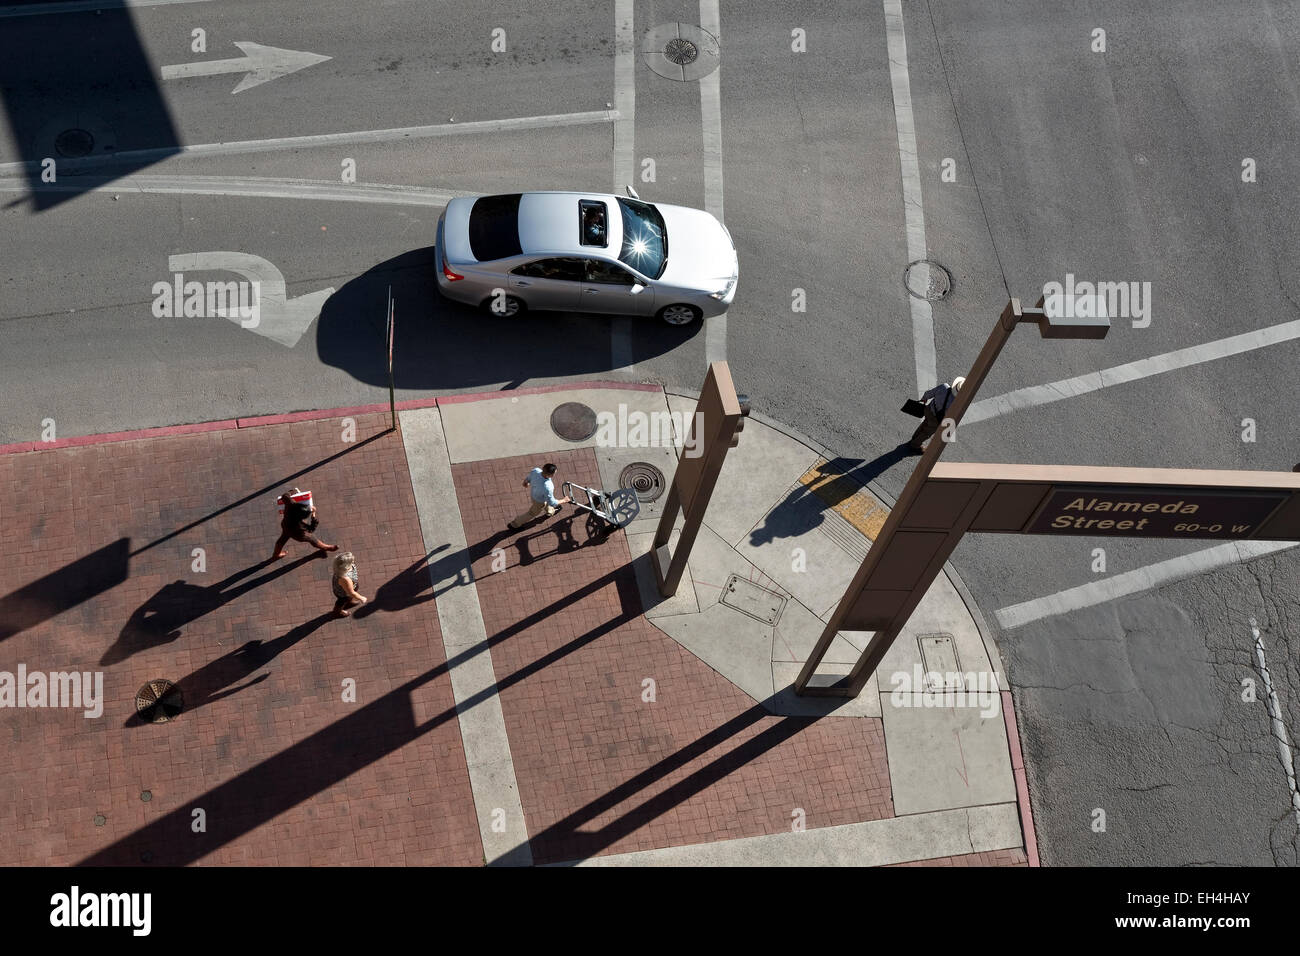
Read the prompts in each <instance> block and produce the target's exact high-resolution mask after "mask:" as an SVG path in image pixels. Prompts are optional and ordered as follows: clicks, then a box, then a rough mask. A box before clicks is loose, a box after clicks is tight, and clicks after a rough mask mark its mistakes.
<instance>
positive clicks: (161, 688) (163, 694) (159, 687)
mask: <svg viewBox="0 0 1300 956" xmlns="http://www.w3.org/2000/svg"><path fill="white" fill-rule="evenodd" d="M184 706H185V700H184V698H183V697H182V696H181V689H180V688H179V687H177V686H176V685H175V684H173V683H172V682H171V681H169V680H151V681H150V682H149V683H147V684H145V685H144V686H143V687H141V688H140V689H139V690H138V691H136V694H135V712H136V713H137V714H139V715H140V719H141V720H144V721H145V722H146V723H150V724H165V723H167V721H169V720H171V719H172V718H173V717H176V716H177V715H179V714H180V712H181V710H182V709H183V708H184Z"/></svg>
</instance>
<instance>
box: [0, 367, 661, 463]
mask: <svg viewBox="0 0 1300 956" xmlns="http://www.w3.org/2000/svg"><path fill="white" fill-rule="evenodd" d="M584 388H614V389H620V388H621V389H627V390H630V391H637V392H660V391H663V389H662V388H661V387H660V386H658V385H645V384H642V383H639V382H574V383H573V384H571V385H537V386H534V387H532V388H514V389H510V390H509V391H505V392H476V393H473V394H470V395H448V396H446V397H444V398H408V399H406V400H404V401H400V402H397V403H396V408H397V410H398V411H402V412H404V411H409V410H411V409H416V408H433V407H435V406H438V405H454V404H459V403H461V402H478V401H483V400H485V399H489V398H507V397H511V396H515V395H538V394H541V393H543V392H565V391H571V390H574V389H584ZM386 411H388V405H387V403H383V404H378V405H353V406H350V407H347V408H321V409H316V410H315V411H306V412H289V413H287V414H284V415H258V416H254V417H251V418H225V419H222V420H221V421H216V422H196V423H194V424H191V425H164V426H162V427H159V428H140V429H136V430H135V431H127V432H105V433H104V434H101V435H78V436H76V437H75V438H59V439H56V440H55V441H24V442H15V443H14V444H11V445H0V455H16V454H21V453H23V452H29V451H47V450H53V449H56V448H75V447H79V446H84V445H101V444H107V443H109V442H120V441H139V440H140V439H142V438H166V437H169V436H172V435H192V434H195V433H198V432H214V431H220V430H222V429H225V428H256V427H258V426H260V425H287V424H292V423H293V422H314V421H320V420H322V419H326V418H342V417H344V416H347V415H374V414H378V413H380V412H386Z"/></svg>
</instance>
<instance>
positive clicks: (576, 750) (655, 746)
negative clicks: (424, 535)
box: [452, 449, 893, 862]
mask: <svg viewBox="0 0 1300 956" xmlns="http://www.w3.org/2000/svg"><path fill="white" fill-rule="evenodd" d="M543 460H551V461H554V462H555V463H556V464H557V465H559V474H558V475H557V476H556V485H557V488H558V487H559V483H560V482H561V481H563V480H565V479H568V480H572V481H575V482H578V483H580V484H583V485H587V486H599V484H600V478H599V474H598V471H597V467H596V458H595V455H594V454H593V452H592V450H591V449H579V450H565V451H556V452H552V453H549V454H548V455H544V456H542V455H539V456H533V457H530V458H509V459H503V460H497V461H484V462H475V463H470V464H462V465H456V466H453V468H452V472H453V477H454V480H455V484H456V490H457V495H458V499H459V502H460V506H461V515H462V519H463V521H464V526H465V534H466V540H467V541H469V542H470V550H471V555H472V556H473V558H474V572H475V577H476V581H477V589H478V596H479V601H480V604H481V605H482V609H483V619H484V623H485V624H486V626H487V633H488V635H489V640H490V642H491V643H492V661H493V666H494V667H495V670H496V676H497V681H498V685H499V688H500V693H501V700H502V707H503V710H504V713H505V720H506V728H507V733H508V735H509V738H510V745H511V750H512V752H513V756H514V767H515V776H516V779H517V780H518V784H519V793H520V797H521V800H522V803H523V807H524V813H525V816H526V819H527V824H528V832H529V834H530V836H531V843H532V852H533V857H534V859H535V860H537V861H538V862H555V861H562V860H571V859H578V858H583V857H588V856H593V855H597V854H601V853H610V852H629V851H634V850H646V849H653V848H658V847H665V846H676V845H683V844H690V843H703V842H709V841H713V840H723V839H731V838H736V837H748V836H759V835H763V834H772V833H782V832H789V830H790V828H791V825H792V819H793V817H792V814H793V813H794V811H795V810H796V809H802V810H803V811H804V813H805V815H806V821H807V826H808V827H810V828H812V827H825V826H835V825H838V824H846V823H855V822H861V821H865V820H874V819H880V818H884V817H890V816H892V815H893V802H892V797H891V792H890V785H889V776H888V768H887V764H886V760H885V742H884V734H883V729H882V725H881V721H880V720H878V719H870V718H852V719H850V718H824V719H821V720H811V719H807V718H782V717H773V716H769V715H768V714H767V712H766V711H764V710H763V709H762V707H760V706H759V705H758V704H756V703H755V702H754V701H753V700H752V699H751V698H749V697H748V696H747V695H746V694H744V693H743V692H741V691H740V690H739V689H738V688H736V687H735V685H733V684H731V683H730V682H729V681H727V680H726V679H725V678H723V677H721V676H719V675H718V674H717V673H716V672H715V671H713V670H712V669H711V668H710V667H708V666H707V665H706V664H704V663H703V662H702V661H700V660H699V659H698V658H696V657H695V656H694V655H692V654H691V653H689V652H688V651H686V650H684V649H682V648H681V647H680V646H679V645H678V644H677V643H676V642H675V641H673V640H672V639H671V638H669V637H668V636H667V635H665V634H663V633H662V632H661V631H659V630H657V629H656V628H654V627H653V626H652V625H651V624H649V623H648V622H647V621H646V620H645V618H644V617H642V616H641V607H640V598H639V595H638V592H637V587H636V579H635V575H634V572H633V570H632V567H631V565H630V563H629V561H630V556H629V552H628V547H627V541H626V538H625V537H624V536H623V533H622V532H615V533H614V534H613V535H611V536H609V537H608V538H607V539H605V540H604V541H603V543H596V541H598V539H594V540H593V539H589V536H588V531H587V527H586V525H587V521H586V516H585V515H582V514H581V513H579V514H578V515H576V516H575V513H574V509H573V508H572V507H571V506H568V507H566V509H565V511H564V512H563V513H561V514H560V515H557V516H556V517H554V518H550V519H545V520H541V521H538V522H535V523H534V524H533V525H530V526H528V527H527V528H525V529H523V530H521V531H518V532H513V533H508V532H506V531H505V523H506V522H507V521H508V520H510V519H511V518H512V517H514V515H516V514H517V513H519V512H520V511H521V510H523V508H524V507H526V505H527V501H528V497H527V492H526V491H525V490H524V489H523V488H522V487H521V486H520V484H521V481H522V478H523V475H524V474H525V473H526V472H527V471H528V469H529V468H531V467H533V466H534V465H537V464H540V463H541V462H542V461H543ZM496 548H500V549H501V551H500V552H499V553H495V554H494V549H496ZM502 560H504V561H505V563H506V567H507V570H505V571H503V572H500V573H494V572H493V563H494V561H495V562H496V563H497V566H498V567H500V566H501V565H500V562H501V561H502ZM647 678H650V679H653V680H654V681H655V685H656V698H657V699H656V700H655V702H654V703H645V702H643V700H642V694H643V684H642V682H643V681H644V680H645V679H647Z"/></svg>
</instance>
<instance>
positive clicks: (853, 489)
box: [799, 458, 889, 541]
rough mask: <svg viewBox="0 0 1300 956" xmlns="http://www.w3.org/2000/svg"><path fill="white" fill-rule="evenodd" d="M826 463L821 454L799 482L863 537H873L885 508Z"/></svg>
mask: <svg viewBox="0 0 1300 956" xmlns="http://www.w3.org/2000/svg"><path fill="white" fill-rule="evenodd" d="M829 464H830V462H829V461H827V460H826V459H825V458H822V459H819V460H818V462H817V464H815V465H813V466H812V468H810V469H808V471H807V472H806V473H805V474H804V475H803V476H802V477H801V478H800V479H799V483H800V484H802V485H804V486H806V487H807V489H808V490H809V491H810V492H812V493H813V494H814V495H816V496H817V497H818V498H820V499H821V500H822V501H824V502H826V504H827V505H828V506H830V508H831V509H833V510H834V511H835V512H836V513H838V514H839V515H840V517H842V518H843V519H844V520H845V521H847V522H848V523H849V524H851V525H853V527H855V528H857V529H858V530H859V531H861V532H862V533H863V534H864V535H865V536H866V537H867V538H869V539H870V540H872V541H875V540H876V536H877V535H879V534H880V529H881V528H883V527H884V525H885V519H886V518H888V517H889V509H888V508H886V507H885V506H884V505H883V504H881V503H880V502H879V501H877V500H876V497H875V496H874V495H872V494H871V493H870V492H869V491H867V490H866V489H865V488H863V487H862V486H861V485H859V484H858V483H857V482H856V481H854V480H853V479H852V478H848V477H845V475H844V473H843V472H842V471H839V470H838V469H836V468H828V467H827V466H828V465H829Z"/></svg>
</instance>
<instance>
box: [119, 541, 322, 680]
mask: <svg viewBox="0 0 1300 956" xmlns="http://www.w3.org/2000/svg"><path fill="white" fill-rule="evenodd" d="M322 554H324V552H323V551H317V552H315V553H314V554H308V555H304V556H303V557H301V558H298V559H297V560H296V561H289V562H287V563H285V564H282V565H280V566H279V567H278V568H276V569H275V570H274V571H272V572H270V573H269V574H264V575H262V576H261V577H260V578H254V579H253V580H251V581H244V583H243V584H240V585H238V586H237V587H232V585H235V584H236V582H238V581H241V580H243V579H244V578H246V577H248V576H249V575H250V574H253V573H255V572H257V571H260V570H262V569H263V568H265V567H267V566H269V565H271V564H272V563H274V562H273V561H272V559H270V558H268V559H266V560H265V561H259V562H258V563H257V564H252V565H249V566H248V567H246V568H244V569H243V570H242V571H236V572H235V573H234V574H232V575H230V577H228V578H225V579H224V580H222V581H218V582H217V583H216V584H209V585H208V586H206V587H204V586H201V585H198V584H191V583H189V582H188V581H173V582H172V583H171V584H165V585H163V586H162V588H160V589H159V590H158V591H157V593H155V594H154V595H153V596H152V597H151V598H149V600H147V601H145V602H144V604H141V605H140V606H139V607H138V608H136V609H135V611H133V612H132V614H131V616H130V617H129V618H128V619H127V622H126V623H125V624H124V625H122V630H121V633H119V634H118V636H117V640H116V641H115V642H114V643H113V645H112V646H111V647H110V648H109V649H108V650H106V651H105V652H104V656H103V657H101V658H100V659H99V663H100V665H101V666H107V665H111V664H117V663H120V662H121V661H124V660H126V659H127V658H128V657H130V656H131V655H133V654H137V653H139V652H140V651H144V650H148V649H149V648H152V647H161V646H162V645H163V644H170V643H171V642H172V641H174V640H176V639H177V638H178V637H180V636H181V628H183V627H185V625H187V624H190V623H192V622H194V621H196V620H198V619H199V618H201V617H203V615H205V614H210V613H211V612H213V611H215V610H216V609H217V608H219V607H221V606H223V605H225V604H229V603H230V602H231V601H233V600H235V599H236V598H238V597H240V596H242V595H244V594H247V593H248V592H249V591H251V590H253V589H254V588H258V587H261V586H262V585H263V584H268V583H270V582H271V581H274V580H275V579H276V578H278V577H282V576H283V575H286V574H288V573H289V572H290V571H293V570H295V569H297V568H299V567H301V566H302V565H304V564H306V563H307V562H308V561H312V560H315V559H316V558H317V557H318V556H320V555H322Z"/></svg>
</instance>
